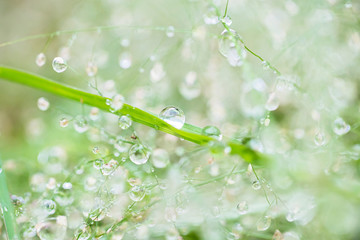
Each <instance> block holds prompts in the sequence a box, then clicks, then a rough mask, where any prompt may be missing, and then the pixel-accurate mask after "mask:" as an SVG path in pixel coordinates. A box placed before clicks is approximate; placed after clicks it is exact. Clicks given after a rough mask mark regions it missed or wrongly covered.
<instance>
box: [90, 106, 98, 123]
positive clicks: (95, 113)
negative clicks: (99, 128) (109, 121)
mask: <svg viewBox="0 0 360 240" xmlns="http://www.w3.org/2000/svg"><path fill="white" fill-rule="evenodd" d="M89 117H90V119H91V120H93V121H96V120H98V119H99V109H98V108H96V107H93V108H91V110H90V114H89Z"/></svg>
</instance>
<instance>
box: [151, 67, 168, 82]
mask: <svg viewBox="0 0 360 240" xmlns="http://www.w3.org/2000/svg"><path fill="white" fill-rule="evenodd" d="M165 75H166V73H165V71H164V67H163V65H162V64H161V63H159V62H157V63H155V64H154V66H153V67H152V69H151V70H150V80H151V81H152V82H154V83H155V82H158V81H160V80H161V79H163V78H164V77H165Z"/></svg>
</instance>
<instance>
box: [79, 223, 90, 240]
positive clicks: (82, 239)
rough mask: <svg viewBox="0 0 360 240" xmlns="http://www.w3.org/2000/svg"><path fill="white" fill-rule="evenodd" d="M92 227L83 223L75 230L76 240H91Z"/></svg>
mask: <svg viewBox="0 0 360 240" xmlns="http://www.w3.org/2000/svg"><path fill="white" fill-rule="evenodd" d="M91 231H92V230H91V227H89V226H86V225H82V226H80V228H78V229H77V230H76V232H75V239H76V240H90V239H91V235H92V234H91Z"/></svg>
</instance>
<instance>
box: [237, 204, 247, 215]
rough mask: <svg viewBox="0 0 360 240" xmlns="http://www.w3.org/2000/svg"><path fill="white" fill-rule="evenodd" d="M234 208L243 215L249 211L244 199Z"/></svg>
mask: <svg viewBox="0 0 360 240" xmlns="http://www.w3.org/2000/svg"><path fill="white" fill-rule="evenodd" d="M236 209H237V210H238V213H239V214H240V215H244V214H246V213H247V212H248V211H249V206H248V204H247V202H246V201H242V202H240V203H239V204H238V205H237V206H236Z"/></svg>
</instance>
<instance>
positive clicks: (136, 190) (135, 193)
mask: <svg viewBox="0 0 360 240" xmlns="http://www.w3.org/2000/svg"><path fill="white" fill-rule="evenodd" d="M129 197H130V199H131V200H133V201H134V202H139V201H141V200H143V199H144V197H145V188H144V187H142V186H134V187H132V188H131V190H130V192H129Z"/></svg>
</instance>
